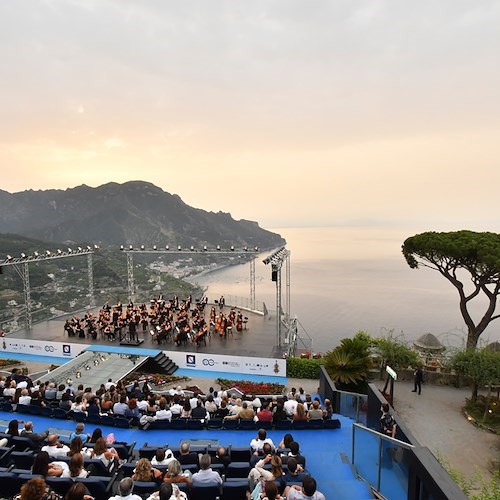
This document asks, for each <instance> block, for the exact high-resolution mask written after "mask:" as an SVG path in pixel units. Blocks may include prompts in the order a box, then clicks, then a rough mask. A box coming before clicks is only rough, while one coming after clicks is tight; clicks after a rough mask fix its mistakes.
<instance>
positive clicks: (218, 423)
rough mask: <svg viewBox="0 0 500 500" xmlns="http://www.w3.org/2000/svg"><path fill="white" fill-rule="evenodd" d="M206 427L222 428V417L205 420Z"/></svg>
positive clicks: (212, 428)
mask: <svg viewBox="0 0 500 500" xmlns="http://www.w3.org/2000/svg"><path fill="white" fill-rule="evenodd" d="M207 429H208V430H215V429H222V418H211V419H210V420H207Z"/></svg>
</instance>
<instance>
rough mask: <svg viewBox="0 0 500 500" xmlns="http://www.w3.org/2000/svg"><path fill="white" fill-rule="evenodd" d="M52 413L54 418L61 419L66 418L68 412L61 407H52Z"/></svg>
mask: <svg viewBox="0 0 500 500" xmlns="http://www.w3.org/2000/svg"><path fill="white" fill-rule="evenodd" d="M52 410H53V411H52V413H53V416H54V418H60V419H61V420H68V412H67V411H66V410H63V409H62V408H53V409H52Z"/></svg>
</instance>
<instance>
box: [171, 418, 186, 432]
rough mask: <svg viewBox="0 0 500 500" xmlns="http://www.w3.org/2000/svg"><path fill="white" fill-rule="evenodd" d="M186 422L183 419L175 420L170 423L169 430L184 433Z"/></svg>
mask: <svg viewBox="0 0 500 500" xmlns="http://www.w3.org/2000/svg"><path fill="white" fill-rule="evenodd" d="M186 420H187V419H185V418H176V419H175V420H172V422H170V429H172V430H178V431H184V430H186Z"/></svg>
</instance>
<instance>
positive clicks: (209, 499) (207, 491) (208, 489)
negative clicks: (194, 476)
mask: <svg viewBox="0 0 500 500" xmlns="http://www.w3.org/2000/svg"><path fill="white" fill-rule="evenodd" d="M220 492H221V488H220V487H219V486H193V487H192V488H191V494H190V495H189V500H217V498H218V497H219V496H220Z"/></svg>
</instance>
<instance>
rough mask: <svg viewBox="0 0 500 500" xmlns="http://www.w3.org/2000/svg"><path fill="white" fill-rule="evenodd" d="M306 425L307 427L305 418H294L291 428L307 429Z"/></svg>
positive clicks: (297, 429)
mask: <svg viewBox="0 0 500 500" xmlns="http://www.w3.org/2000/svg"><path fill="white" fill-rule="evenodd" d="M307 427H308V422H307V420H294V421H293V422H292V429H294V430H296V431H303V430H304V429H307Z"/></svg>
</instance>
